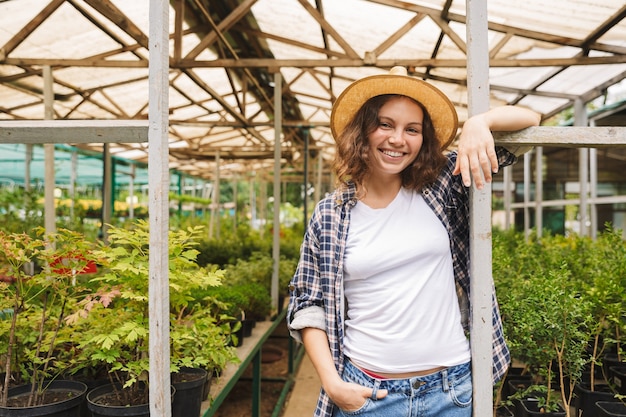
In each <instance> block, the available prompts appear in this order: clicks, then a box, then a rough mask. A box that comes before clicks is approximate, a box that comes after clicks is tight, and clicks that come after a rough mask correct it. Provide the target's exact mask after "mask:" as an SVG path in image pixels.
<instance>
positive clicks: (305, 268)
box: [287, 205, 326, 342]
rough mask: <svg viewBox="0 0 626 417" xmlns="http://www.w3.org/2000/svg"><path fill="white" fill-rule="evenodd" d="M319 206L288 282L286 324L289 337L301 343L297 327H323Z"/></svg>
mask: <svg viewBox="0 0 626 417" xmlns="http://www.w3.org/2000/svg"><path fill="white" fill-rule="evenodd" d="M320 217H321V215H320V207H319V205H318V207H317V208H316V210H315V211H314V212H313V215H312V216H311V220H310V222H309V225H308V227H307V231H306V233H305V235H304V240H303V242H302V246H301V247H300V259H299V261H298V266H297V268H296V272H295V274H294V276H293V278H292V279H291V283H290V285H289V291H290V297H289V306H288V311H287V326H288V328H289V332H290V334H291V335H292V337H293V338H294V339H295V340H296V341H298V342H301V341H302V338H301V335H300V330H302V329H304V328H306V327H315V328H319V329H322V330H325V326H326V321H325V312H324V297H323V291H322V284H321V278H320V266H319V265H320V256H321V254H320V244H319V233H320V226H319V225H320V222H319V219H320Z"/></svg>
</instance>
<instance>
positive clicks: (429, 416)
mask: <svg viewBox="0 0 626 417" xmlns="http://www.w3.org/2000/svg"><path fill="white" fill-rule="evenodd" d="M342 377H343V380H344V381H348V382H354V383H356V384H359V385H362V386H365V387H368V388H372V389H373V390H374V393H373V394H372V398H368V399H367V401H366V402H365V404H364V405H363V406H362V407H361V408H360V409H358V410H356V411H350V412H348V411H343V410H340V409H339V408H338V407H335V412H334V416H335V417H342V416H360V417H471V415H472V367H471V364H470V363H469V362H468V363H465V364H463V365H457V366H452V367H449V368H446V369H443V370H441V371H439V372H435V373H433V374H430V375H425V376H419V377H414V378H408V379H383V380H379V379H374V378H372V377H370V376H369V375H367V374H365V373H364V372H363V371H361V370H360V369H359V368H357V367H356V366H354V365H353V364H352V362H350V361H349V360H347V359H346V366H345V370H344V372H343V376H342ZM381 389H386V390H388V394H387V396H386V397H385V398H382V399H380V400H376V399H375V398H376V392H377V391H378V390H381Z"/></svg>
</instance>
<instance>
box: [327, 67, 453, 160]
mask: <svg viewBox="0 0 626 417" xmlns="http://www.w3.org/2000/svg"><path fill="white" fill-rule="evenodd" d="M383 94H401V95H404V96H408V97H411V98H412V99H414V100H416V101H418V102H419V103H420V104H421V105H422V106H424V108H425V109H426V111H427V112H428V114H429V115H430V118H431V120H432V122H433V126H434V128H435V134H436V136H437V140H438V141H439V143H440V144H441V149H445V148H447V147H448V146H449V145H450V143H452V141H453V140H454V137H455V136H456V132H457V128H458V116H457V113H456V109H455V108H454V104H452V102H451V101H450V100H449V99H448V97H446V95H445V94H444V93H443V92H442V91H441V90H439V89H438V88H436V87H434V86H432V85H430V84H428V83H427V82H425V81H422V80H419V79H417V78H414V77H410V76H407V75H395V74H380V75H372V76H369V77H365V78H362V79H360V80H357V81H355V82H353V83H352V84H350V85H349V86H348V87H347V88H346V89H345V90H344V91H343V92H342V93H341V94H340V95H339V97H338V98H337V101H335V104H334V105H333V109H332V112H331V115H330V128H331V130H332V134H333V136H334V138H335V140H337V138H338V137H339V135H340V134H341V133H342V132H343V130H344V129H345V128H346V126H347V125H348V123H350V121H351V120H352V119H353V118H354V116H355V115H356V113H357V112H358V110H359V109H360V108H361V106H362V105H363V104H364V103H365V102H366V101H367V100H369V99H370V98H372V97H376V96H380V95H383Z"/></svg>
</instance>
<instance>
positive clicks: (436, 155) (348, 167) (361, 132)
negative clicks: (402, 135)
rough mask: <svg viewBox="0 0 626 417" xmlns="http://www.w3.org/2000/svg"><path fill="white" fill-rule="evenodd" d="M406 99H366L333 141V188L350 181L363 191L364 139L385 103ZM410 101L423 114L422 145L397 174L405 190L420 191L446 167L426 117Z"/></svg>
mask: <svg viewBox="0 0 626 417" xmlns="http://www.w3.org/2000/svg"><path fill="white" fill-rule="evenodd" d="M397 97H406V96H403V95H400V94H383V95H380V96H375V97H372V98H370V99H369V100H367V101H366V102H365V103H364V104H363V106H361V108H360V109H359V111H358V112H357V113H356V114H355V115H354V118H353V119H352V120H351V121H350V123H348V125H347V126H346V128H345V129H344V131H343V132H342V133H341V134H340V135H339V137H338V138H337V151H336V152H335V159H334V161H333V169H334V171H335V174H336V176H337V187H343V186H345V185H346V184H347V183H348V182H349V181H351V182H354V183H355V184H356V186H357V190H358V192H359V194H361V193H362V192H363V181H364V179H365V178H366V176H367V174H368V173H369V151H370V146H369V141H368V136H369V134H370V133H372V132H373V131H375V130H376V129H377V128H378V125H379V118H378V114H379V112H380V109H381V107H382V106H383V105H385V103H387V102H388V101H389V100H391V99H392V98H397ZM408 98H409V99H411V100H413V101H414V102H415V103H416V104H417V105H418V106H420V107H421V109H422V111H423V112H424V120H423V123H422V135H423V144H422V148H421V149H420V151H419V153H418V155H417V157H416V158H415V160H414V161H413V163H412V164H411V165H409V166H408V167H406V168H405V169H404V170H403V171H402V172H401V173H400V175H401V176H402V185H403V186H404V187H406V188H409V189H414V190H418V191H419V190H421V189H422V188H423V187H424V186H426V185H429V184H431V183H433V182H434V181H435V180H436V179H437V176H438V175H439V173H440V172H441V170H442V169H443V167H444V166H445V164H446V157H445V156H444V154H443V149H441V146H440V144H439V141H438V140H437V137H436V134H435V128H434V126H433V124H432V120H431V118H430V115H429V114H428V112H427V111H426V109H425V108H424V106H422V104H421V103H419V102H418V101H416V100H414V99H412V98H410V97H408Z"/></svg>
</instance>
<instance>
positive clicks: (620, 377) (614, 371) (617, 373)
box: [609, 365, 626, 395]
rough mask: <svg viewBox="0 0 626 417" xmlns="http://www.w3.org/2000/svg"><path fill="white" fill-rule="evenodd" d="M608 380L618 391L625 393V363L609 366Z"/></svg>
mask: <svg viewBox="0 0 626 417" xmlns="http://www.w3.org/2000/svg"><path fill="white" fill-rule="evenodd" d="M609 381H610V382H611V383H612V384H613V385H615V388H616V389H617V392H618V393H620V394H622V395H626V365H619V366H611V367H610V368H609Z"/></svg>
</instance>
